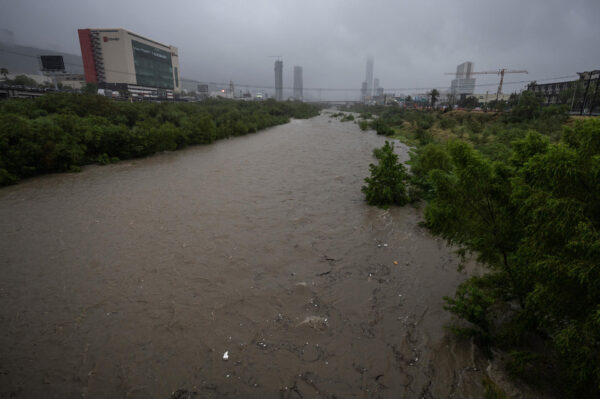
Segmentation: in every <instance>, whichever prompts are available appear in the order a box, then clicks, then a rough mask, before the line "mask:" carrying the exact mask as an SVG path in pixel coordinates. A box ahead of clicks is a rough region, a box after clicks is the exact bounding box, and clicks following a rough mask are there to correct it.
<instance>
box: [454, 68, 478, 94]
mask: <svg viewBox="0 0 600 399" xmlns="http://www.w3.org/2000/svg"><path fill="white" fill-rule="evenodd" d="M471 72H473V63H472V62H470V61H467V62H463V63H462V64H460V65H458V66H457V67H456V77H455V79H452V83H451V84H450V93H451V94H452V95H454V96H456V97H465V96H467V95H470V94H473V91H474V90H475V78H472V77H471V76H472V74H471Z"/></svg>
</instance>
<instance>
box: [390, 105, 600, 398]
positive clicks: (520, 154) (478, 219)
mask: <svg viewBox="0 0 600 399" xmlns="http://www.w3.org/2000/svg"><path fill="white" fill-rule="evenodd" d="M525 97H526V101H525V102H524V103H523V104H522V106H516V107H515V108H513V111H511V112H510V113H506V114H470V113H464V112H461V113H431V112H423V114H424V115H423V116H421V115H418V114H417V112H418V111H405V110H402V109H388V110H383V111H382V112H381V113H380V116H379V119H380V122H379V123H380V124H386V125H387V126H389V127H392V126H400V124H402V125H404V126H406V125H410V124H413V123H414V124H415V125H416V126H415V127H418V126H417V124H418V123H420V124H421V126H420V127H421V129H423V130H426V131H431V130H435V129H437V128H440V130H441V129H442V127H443V126H445V127H446V128H447V129H451V131H450V133H448V132H446V133H448V134H445V135H444V134H441V133H440V132H439V131H438V132H437V133H436V134H432V135H431V136H430V140H429V141H428V142H427V143H420V145H419V146H418V147H417V148H416V149H414V150H413V152H412V154H411V160H410V162H409V163H410V165H411V177H410V185H411V188H410V190H411V193H417V194H420V196H421V197H422V198H424V199H425V200H427V205H426V208H425V221H426V224H427V226H428V227H429V228H430V229H431V231H432V232H433V233H434V234H436V235H439V236H441V237H443V238H444V239H446V241H447V242H448V243H449V244H450V245H452V246H455V247H457V248H459V250H458V252H459V254H461V255H467V254H468V253H473V254H475V255H477V257H478V260H479V261H480V262H481V263H482V264H484V265H485V266H487V267H488V268H489V272H488V273H486V274H485V275H483V276H476V277H472V278H470V279H468V280H467V281H465V282H464V283H463V284H461V285H460V286H459V287H458V289H457V291H456V293H455V295H454V296H453V297H446V298H445V301H446V309H448V310H449V311H451V312H452V313H454V314H455V315H457V316H458V317H459V318H461V319H463V320H464V321H465V322H466V323H463V324H460V325H455V326H452V327H451V329H452V330H453V331H454V332H456V333H458V334H461V335H467V336H471V337H474V338H476V339H477V341H478V342H479V343H480V344H481V345H483V346H484V347H486V348H491V347H496V348H500V349H502V350H503V351H504V352H505V353H506V354H507V356H508V361H507V370H508V371H509V373H510V374H511V375H513V376H515V377H516V378H521V379H524V380H526V381H528V382H530V383H532V384H534V385H535V384H538V385H540V386H541V387H542V388H543V389H551V390H553V391H554V392H555V393H558V394H559V395H560V396H561V397H570V398H579V397H600V118H590V119H585V120H581V121H575V122H573V121H569V118H568V116H567V115H566V114H565V112H564V111H565V110H564V109H562V108H560V107H547V108H541V107H540V106H539V102H537V101H536V99H535V98H532V97H531V96H528V95H526V96H525ZM431 117H433V118H434V120H435V122H434V123H433V125H430V126H429V127H428V128H427V125H428V124H429V122H428V120H429V119H430V118H431ZM421 119H423V121H422V122H419V121H420V120H421ZM415 121H416V122H415ZM444 121H446V122H444ZM490 353H491V352H490Z"/></svg>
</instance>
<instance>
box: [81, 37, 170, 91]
mask: <svg viewBox="0 0 600 399" xmlns="http://www.w3.org/2000/svg"><path fill="white" fill-rule="evenodd" d="M78 33H79V44H80V46H81V56H82V59H83V68H84V72H85V80H86V82H88V83H97V84H98V85H99V86H100V87H104V88H110V89H118V90H127V91H129V92H130V93H132V95H133V96H140V97H155V96H158V97H167V98H171V97H173V92H178V91H180V88H181V86H180V84H181V81H180V79H179V55H178V51H177V47H174V46H170V45H169V46H168V45H165V44H162V43H159V42H157V41H154V40H152V39H149V38H147V37H143V36H140V35H138V34H136V33H133V32H129V31H127V30H125V29H121V28H118V29H79V30H78Z"/></svg>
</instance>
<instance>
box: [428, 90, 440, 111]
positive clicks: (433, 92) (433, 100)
mask: <svg viewBox="0 0 600 399" xmlns="http://www.w3.org/2000/svg"><path fill="white" fill-rule="evenodd" d="M439 96H440V92H439V91H437V89H433V90H431V91H430V92H429V97H431V108H435V103H436V101H437V99H438V97H439Z"/></svg>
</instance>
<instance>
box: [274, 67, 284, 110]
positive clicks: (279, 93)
mask: <svg viewBox="0 0 600 399" xmlns="http://www.w3.org/2000/svg"><path fill="white" fill-rule="evenodd" d="M275 99H276V100H279V101H281V100H283V61H282V60H277V61H275Z"/></svg>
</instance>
